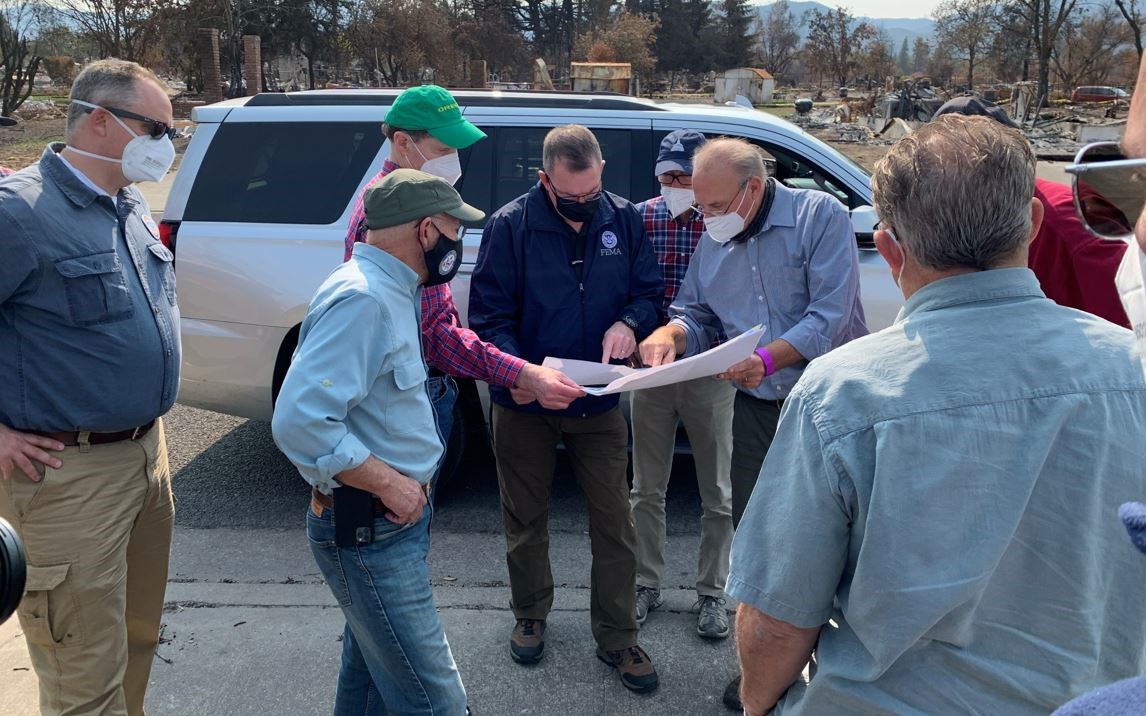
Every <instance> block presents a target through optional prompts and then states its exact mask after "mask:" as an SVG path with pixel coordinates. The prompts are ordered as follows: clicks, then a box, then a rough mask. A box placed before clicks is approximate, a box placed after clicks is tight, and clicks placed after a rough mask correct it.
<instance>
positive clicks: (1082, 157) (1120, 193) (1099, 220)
mask: <svg viewBox="0 0 1146 716" xmlns="http://www.w3.org/2000/svg"><path fill="white" fill-rule="evenodd" d="M1066 172H1067V173H1068V174H1070V175H1071V176H1073V177H1074V180H1073V185H1074V209H1075V211H1076V212H1077V213H1078V218H1079V219H1081V220H1082V223H1083V225H1084V226H1085V227H1086V228H1087V229H1089V230H1090V232H1091V233H1092V234H1094V235H1095V236H1099V237H1101V238H1104V239H1126V238H1128V237H1129V236H1130V235H1131V234H1133V233H1134V224H1135V222H1137V220H1138V216H1139V215H1140V214H1141V213H1142V207H1143V205H1146V159H1127V158H1126V155H1124V154H1123V153H1122V149H1121V148H1120V147H1119V146H1118V144H1117V143H1116V142H1099V143H1097V144H1090V145H1088V146H1085V147H1083V148H1082V150H1081V151H1080V152H1079V153H1078V155H1076V156H1075V158H1074V164H1071V165H1070V166H1068V167H1066Z"/></svg>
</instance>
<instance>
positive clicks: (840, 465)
mask: <svg viewBox="0 0 1146 716" xmlns="http://www.w3.org/2000/svg"><path fill="white" fill-rule="evenodd" d="M1143 498H1146V381H1144V378H1143V374H1142V370H1141V367H1140V365H1139V363H1138V359H1137V355H1136V354H1135V347H1134V336H1133V334H1131V333H1130V332H1129V331H1127V330H1125V329H1123V328H1120V327H1118V326H1115V325H1114V324H1112V323H1109V322H1107V321H1104V320H1102V319H1100V318H1096V317H1094V316H1092V315H1090V314H1087V313H1083V312H1081V311H1076V310H1074V309H1070V308H1064V307H1061V306H1058V305H1056V304H1054V303H1053V302H1051V301H1050V300H1048V299H1047V298H1046V297H1045V296H1044V295H1043V293H1042V291H1041V290H1040V289H1039V283H1038V280H1037V279H1036V278H1035V275H1034V274H1033V273H1031V272H1030V271H1029V270H1027V269H1025V268H1021V269H1000V270H993V271H984V272H979V273H973V274H965V275H961V276H956V277H953V278H947V279H943V280H941V281H937V282H935V283H932V284H929V285H927V286H925V287H924V288H922V289H921V290H919V291H918V292H917V293H915V294H914V295H912V297H911V299H910V300H909V301H908V302H907V304H906V306H905V307H904V309H903V310H902V312H901V313H900V315H899V318H898V319H897V320H896V323H895V324H894V325H892V326H891V327H889V328H887V329H885V330H883V331H880V332H879V333H876V334H874V335H872V336H868V337H865V338H861V339H859V340H856V341H854V342H852V343H849V344H848V345H846V346H844V347H842V348H839V349H837V350H835V351H833V352H832V353H830V354H828V355H827V356H825V357H823V358H820V359H818V360H816V361H815V362H813V363H812V364H811V366H809V367H808V369H807V371H806V372H805V374H804V377H803V378H802V379H801V381H800V383H799V384H798V385H797V386H796V388H795V390H793V391H792V394H791V396H790V397H789V399H788V401H787V403H786V404H785V406H784V411H783V413H782V416H781V419H780V426H779V429H778V431H777V434H776V439H775V441H774V442H773V443H772V448H771V449H770V450H769V451H768V457H767V459H766V460H765V462H764V467H763V469H762V471H761V474H760V482H759V483H758V484H757V487H756V490H755V491H754V492H753V494H752V499H751V500H750V501H749V504H748V508H747V511H746V513H745V515H744V518H743V520H742V521H741V522H740V526H739V528H738V530H737V532H736V538H735V541H734V543H733V548H732V574H731V576H730V577H729V581H728V584H729V586H728V592H729V594H731V595H732V596H734V597H736V598H737V599H739V600H741V601H743V602H746V603H748V604H751V605H752V606H754V607H756V608H757V609H759V610H761V611H763V612H764V613H766V614H768V615H770V616H772V617H774V618H776V619H780V620H782V621H785V622H788V623H790V624H793V625H795V626H799V627H805V628H810V627H818V626H821V625H824V624H825V623H826V622H828V620H829V619H831V620H832V622H833V623H832V624H829V625H826V626H824V628H823V629H822V631H821V633H820V640H819V644H818V646H817V652H816V653H817V666H816V671H815V673H814V675H813V676H812V678H811V681H810V683H809V684H799V683H798V684H797V685H796V686H793V687H792V688H791V689H790V690H789V691H788V694H787V696H786V697H785V698H784V699H783V700H781V702H780V705H779V707H778V710H777V713H779V714H783V715H785V716H787V715H788V714H1007V715H1008V716H1012V715H1014V714H1047V713H1049V712H1050V711H1052V710H1053V709H1054V708H1056V707H1057V706H1059V705H1060V704H1062V703H1063V702H1065V701H1067V700H1068V699H1070V698H1072V697H1074V696H1076V695H1078V694H1080V693H1082V692H1085V691H1088V690H1090V689H1092V688H1094V687H1096V686H1099V685H1101V684H1105V683H1108V682H1111V681H1114V680H1116V679H1122V678H1125V677H1129V676H1136V675H1138V674H1141V673H1142V672H1143V671H1144V670H1146V599H1143V596H1142V590H1143V587H1144V585H1146V559H1143V557H1142V555H1141V553H1139V552H1138V550H1137V549H1135V548H1134V547H1133V545H1132V544H1131V543H1130V541H1129V540H1128V539H1127V536H1126V532H1125V531H1124V529H1123V527H1122V525H1121V523H1120V522H1119V519H1118V507H1119V505H1121V504H1122V503H1123V502H1126V501H1129V500H1141V499H1143Z"/></svg>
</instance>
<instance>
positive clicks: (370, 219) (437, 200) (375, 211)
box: [362, 169, 485, 229]
mask: <svg viewBox="0 0 1146 716" xmlns="http://www.w3.org/2000/svg"><path fill="white" fill-rule="evenodd" d="M362 203H363V204H364V205H365V207H366V228H368V229H386V228H389V227H391V226H398V225H399V224H405V223H407V222H410V221H414V220H417V219H425V218H426V217H427V216H433V215H434V214H449V215H450V216H452V217H455V218H457V219H461V220H462V221H467V222H475V221H481V220H482V219H484V218H485V212H484V211H482V210H481V209H475V208H474V207H472V206H470V205H469V204H467V203H465V202H464V201H462V197H461V195H460V194H458V192H457V191H456V190H455V189H454V188H453V187H452V186H450V185H449V183H447V182H446V181H445V180H443V179H439V178H438V177H436V176H434V175H432V174H427V173H425V172H420V171H417V170H415V169H395V170H394V171H392V172H390V173H389V174H387V175H386V176H384V177H382V179H381V180H380V181H379V182H378V183H377V184H374V185H373V186H371V187H370V188H369V189H367V190H366V194H365V196H364V197H363V202H362Z"/></svg>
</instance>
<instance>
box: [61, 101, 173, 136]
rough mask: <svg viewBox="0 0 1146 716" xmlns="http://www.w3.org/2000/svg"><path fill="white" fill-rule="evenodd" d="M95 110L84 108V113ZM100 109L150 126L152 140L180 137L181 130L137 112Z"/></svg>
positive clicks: (112, 108)
mask: <svg viewBox="0 0 1146 716" xmlns="http://www.w3.org/2000/svg"><path fill="white" fill-rule="evenodd" d="M94 109H96V108H95V107H84V111H85V112H89V113H90V112H91V111H92V110H94ZM99 109H103V110H106V111H108V112H111V113H112V114H114V115H115V116H117V117H119V118H120V119H134V120H136V121H139V122H143V123H144V124H147V125H148V129H147V134H148V136H150V137H151V138H152V139H159V138H160V137H162V136H164V135H167V138H168V139H175V138H176V137H178V136H179V130H178V129H176V128H175V127H171V126H169V125H168V124H167V122H160V121H159V120H158V119H152V118H151V117H144V116H143V115H142V114H136V113H135V112H129V111H127V110H126V109H119V108H118V107H100V108H99Z"/></svg>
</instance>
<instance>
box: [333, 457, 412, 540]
mask: <svg viewBox="0 0 1146 716" xmlns="http://www.w3.org/2000/svg"><path fill="white" fill-rule="evenodd" d="M338 480H339V482H341V483H342V484H344V485H350V486H351V487H357V488H358V489H360V490H366V491H367V492H369V493H371V494H373V495H374V496H376V497H377V498H378V499H380V500H382V504H383V505H385V506H386V509H387V510H388V512H387V513H386V519H388V520H390V521H391V522H394V523H396V524H400V525H405V524H410V523H413V522H417V521H418V520H419V519H421V517H422V511H423V510H425V508H426V493H425V491H424V490H423V489H422V485H421V484H420V483H419V482H418V481H417V480H413V479H411V478H409V477H406V476H405V475H403V474H402V473H400V472H398V471H397V470H395V469H394V468H392V467H390V466H389V465H387V464H386V463H384V462H382V461H381V460H379V459H378V458H376V457H374V456H371V457H369V458H367V460H366V462H364V463H362V464H361V465H359V466H358V467H356V468H354V469H353V470H347V471H345V472H343V473H341V474H339V476H338Z"/></svg>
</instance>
